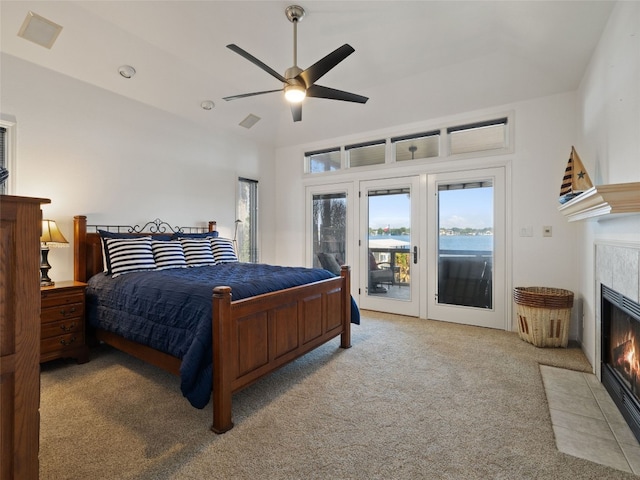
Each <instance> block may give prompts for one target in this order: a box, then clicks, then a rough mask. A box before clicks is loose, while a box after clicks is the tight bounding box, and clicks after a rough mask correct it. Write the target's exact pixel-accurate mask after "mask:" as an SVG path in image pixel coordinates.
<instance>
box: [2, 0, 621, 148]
mask: <svg viewBox="0 0 640 480" xmlns="http://www.w3.org/2000/svg"><path fill="white" fill-rule="evenodd" d="M291 3H292V2H291V1H252V2H249V1H237V0H236V1H186V0H176V1H153V0H148V1H113V0H112V1H91V0H85V1H53V0H51V1H42V2H32V1H23V0H21V1H10V0H2V1H1V2H0V14H1V15H0V16H1V24H0V28H1V37H0V42H1V43H0V49H1V50H2V51H3V52H6V53H8V54H10V55H13V56H16V57H19V58H21V59H24V60H26V61H29V62H32V63H35V64H38V65H41V66H43V67H46V68H49V69H51V70H54V71H57V72H60V73H63V74H65V75H68V76H70V77H74V78H76V79H79V80H81V81H84V82H87V83H89V84H93V85H96V86H98V87H100V88H103V89H106V90H109V91H112V92H115V93H118V94H120V95H124V96H126V97H129V98H131V99H134V100H137V101H139V102H142V103H145V104H148V105H151V106H153V107H156V108H159V109H161V110H164V111H167V112H171V113H173V114H175V115H178V116H180V117H183V118H185V119H188V120H190V121H192V122H196V123H198V124H200V125H202V126H204V127H205V128H208V129H211V130H215V131H226V130H227V129H228V130H230V131H232V132H236V133H237V134H240V135H247V136H248V137H250V138H253V139H255V140H258V141H261V142H266V143H269V144H273V145H275V146H286V145H293V144H300V143H309V142H316V141H319V140H322V139H328V138H333V137H339V136H343V135H351V134H364V132H372V131H376V130H380V129H387V128H391V127H393V126H395V125H401V124H409V123H413V122H420V121H424V120H428V119H430V118H438V117H442V116H448V115H454V114H458V113H461V112H468V111H472V110H476V109H480V108H486V107H491V106H496V105H502V104H506V103H510V102H514V101H519V100H524V99H528V98H535V97H539V96H544V95H550V94H554V93H560V92H566V91H571V90H575V89H576V88H577V87H578V85H579V82H580V79H581V78H582V75H583V73H584V70H585V68H586V66H587V64H588V61H589V58H590V57H591V55H592V53H593V49H594V48H595V46H596V45H597V43H598V40H599V38H600V35H601V33H602V30H603V28H604V26H605V24H606V22H607V19H608V17H609V14H610V12H611V9H612V8H613V5H614V3H613V2H610V1H579V0H575V1H550V2H546V1H468V2H458V1H409V2H404V1H352V2H346V1H317V0H306V1H301V2H300V3H299V4H300V5H301V6H302V7H304V9H305V10H306V16H305V18H304V19H303V21H302V22H300V24H299V25H298V64H299V66H300V67H301V68H303V69H304V68H306V67H308V66H310V65H311V64H313V63H315V62H316V61H317V60H319V59H320V58H322V57H323V56H325V55H326V54H328V53H329V52H331V51H333V50H334V49H336V48H337V47H339V46H341V45H342V44H344V43H349V44H350V45H351V46H353V47H354V48H355V53H353V54H352V55H351V56H349V57H347V59H345V60H344V61H343V62H342V63H340V64H339V65H338V66H336V67H335V68H334V69H333V70H332V71H331V72H329V73H328V74H327V75H325V76H324V77H323V78H322V79H321V80H320V81H319V82H318V83H320V84H321V85H324V86H328V87H332V88H337V89H340V90H346V91H350V92H354V93H358V94H361V95H365V96H368V97H370V100H369V102H368V103H367V104H366V105H359V104H354V103H348V102H337V101H333V100H325V99H317V98H310V99H306V100H305V103H304V106H303V119H302V122H298V123H295V124H294V123H293V121H292V118H291V113H290V111H289V107H288V105H287V104H286V103H285V101H284V99H283V98H282V96H281V94H280V93H271V94H268V95H262V96H256V97H249V98H245V99H240V100H234V101H231V102H225V101H224V100H222V97H225V96H230V95H235V94H240V93H247V92H253V91H261V90H270V89H277V88H280V87H281V84H280V83H279V82H278V80H276V79H275V78H273V77H271V76H270V75H268V74H267V73H265V72H264V71H262V70H260V69H259V68H258V67H256V66H255V65H253V64H251V63H250V62H248V61H247V60H245V59H244V58H242V57H240V56H239V55H237V54H235V53H233V52H232V51H231V50H229V49H227V48H225V46H226V45H227V44H229V43H235V44H237V45H239V46H240V47H242V48H243V49H245V50H247V51H248V52H250V53H251V54H253V55H254V56H256V57H257V58H259V59H260V60H262V61H263V62H264V63H266V64H267V65H269V66H271V67H272V68H273V69H275V70H277V71H278V72H281V73H283V74H284V71H285V70H286V69H287V68H288V67H290V66H291V65H292V63H293V48H292V44H293V26H292V24H291V23H290V22H289V21H288V20H287V19H286V17H285V14H284V10H285V8H286V7H287V6H288V5H290V4H291ZM29 10H31V11H33V12H34V13H37V14H39V15H42V16H43V17H45V18H47V19H49V20H51V21H53V22H55V23H58V24H60V25H62V26H63V27H64V28H63V30H62V33H61V34H60V36H59V37H58V40H57V41H56V43H55V44H54V46H53V48H51V50H48V49H46V48H43V47H41V46H38V45H36V44H34V43H31V42H29V41H27V40H24V39H22V38H20V37H18V36H17V33H18V30H19V29H20V26H21V25H22V22H23V20H24V18H25V16H26V14H27V12H28V11H29ZM123 64H128V65H132V66H134V67H135V68H136V70H137V74H136V76H135V77H134V78H133V79H130V80H125V79H123V78H122V77H120V75H119V74H118V71H117V70H118V67H119V66H120V65H123ZM203 100H213V101H214V102H215V104H216V106H215V108H214V109H213V110H210V111H205V110H202V109H201V108H200V103H201V102H202V101H203ZM6 113H10V112H6ZM250 113H252V114H254V115H257V116H259V117H261V120H260V121H259V122H258V123H257V124H256V125H255V126H254V127H253V128H251V129H250V130H246V129H244V128H243V127H240V126H238V123H239V122H240V121H241V120H242V119H244V118H245V117H246V116H247V115H248V114H250Z"/></svg>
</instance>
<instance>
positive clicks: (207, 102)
mask: <svg viewBox="0 0 640 480" xmlns="http://www.w3.org/2000/svg"><path fill="white" fill-rule="evenodd" d="M200 106H201V107H202V109H203V110H211V109H213V107H215V106H216V105H215V103H213V102H212V101H211V100H205V101H204V102H202V103H201V104H200Z"/></svg>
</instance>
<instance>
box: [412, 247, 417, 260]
mask: <svg viewBox="0 0 640 480" xmlns="http://www.w3.org/2000/svg"><path fill="white" fill-rule="evenodd" d="M413 263H414V264H415V263H418V247H417V246H414V247H413Z"/></svg>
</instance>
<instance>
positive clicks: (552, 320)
mask: <svg viewBox="0 0 640 480" xmlns="http://www.w3.org/2000/svg"><path fill="white" fill-rule="evenodd" d="M513 299H514V301H515V302H516V305H517V313H518V334H519V335H520V338H521V339H522V340H524V341H526V342H529V343H531V344H533V345H535V346H536V347H566V346H567V343H568V342H569V322H570V320H571V309H572V307H573V292H571V291H569V290H563V289H561V288H548V287H516V288H514V289H513Z"/></svg>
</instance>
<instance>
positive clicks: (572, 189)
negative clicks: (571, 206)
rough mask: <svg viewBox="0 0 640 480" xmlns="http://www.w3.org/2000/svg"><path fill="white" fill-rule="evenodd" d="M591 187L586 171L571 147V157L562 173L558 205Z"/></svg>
mask: <svg viewBox="0 0 640 480" xmlns="http://www.w3.org/2000/svg"><path fill="white" fill-rule="evenodd" d="M591 187H593V183H591V179H590V178H589V174H588V173H587V169H586V168H584V165H583V164H582V160H580V157H579V156H578V152H576V149H575V148H574V147H571V156H570V157H569V161H568V162H567V168H566V169H565V171H564V177H563V178H562V185H561V186H560V198H559V200H560V203H566V202H568V201H569V200H571V199H572V198H575V197H577V196H578V195H580V194H581V193H582V192H584V191H585V190H589V189H590V188H591Z"/></svg>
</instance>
